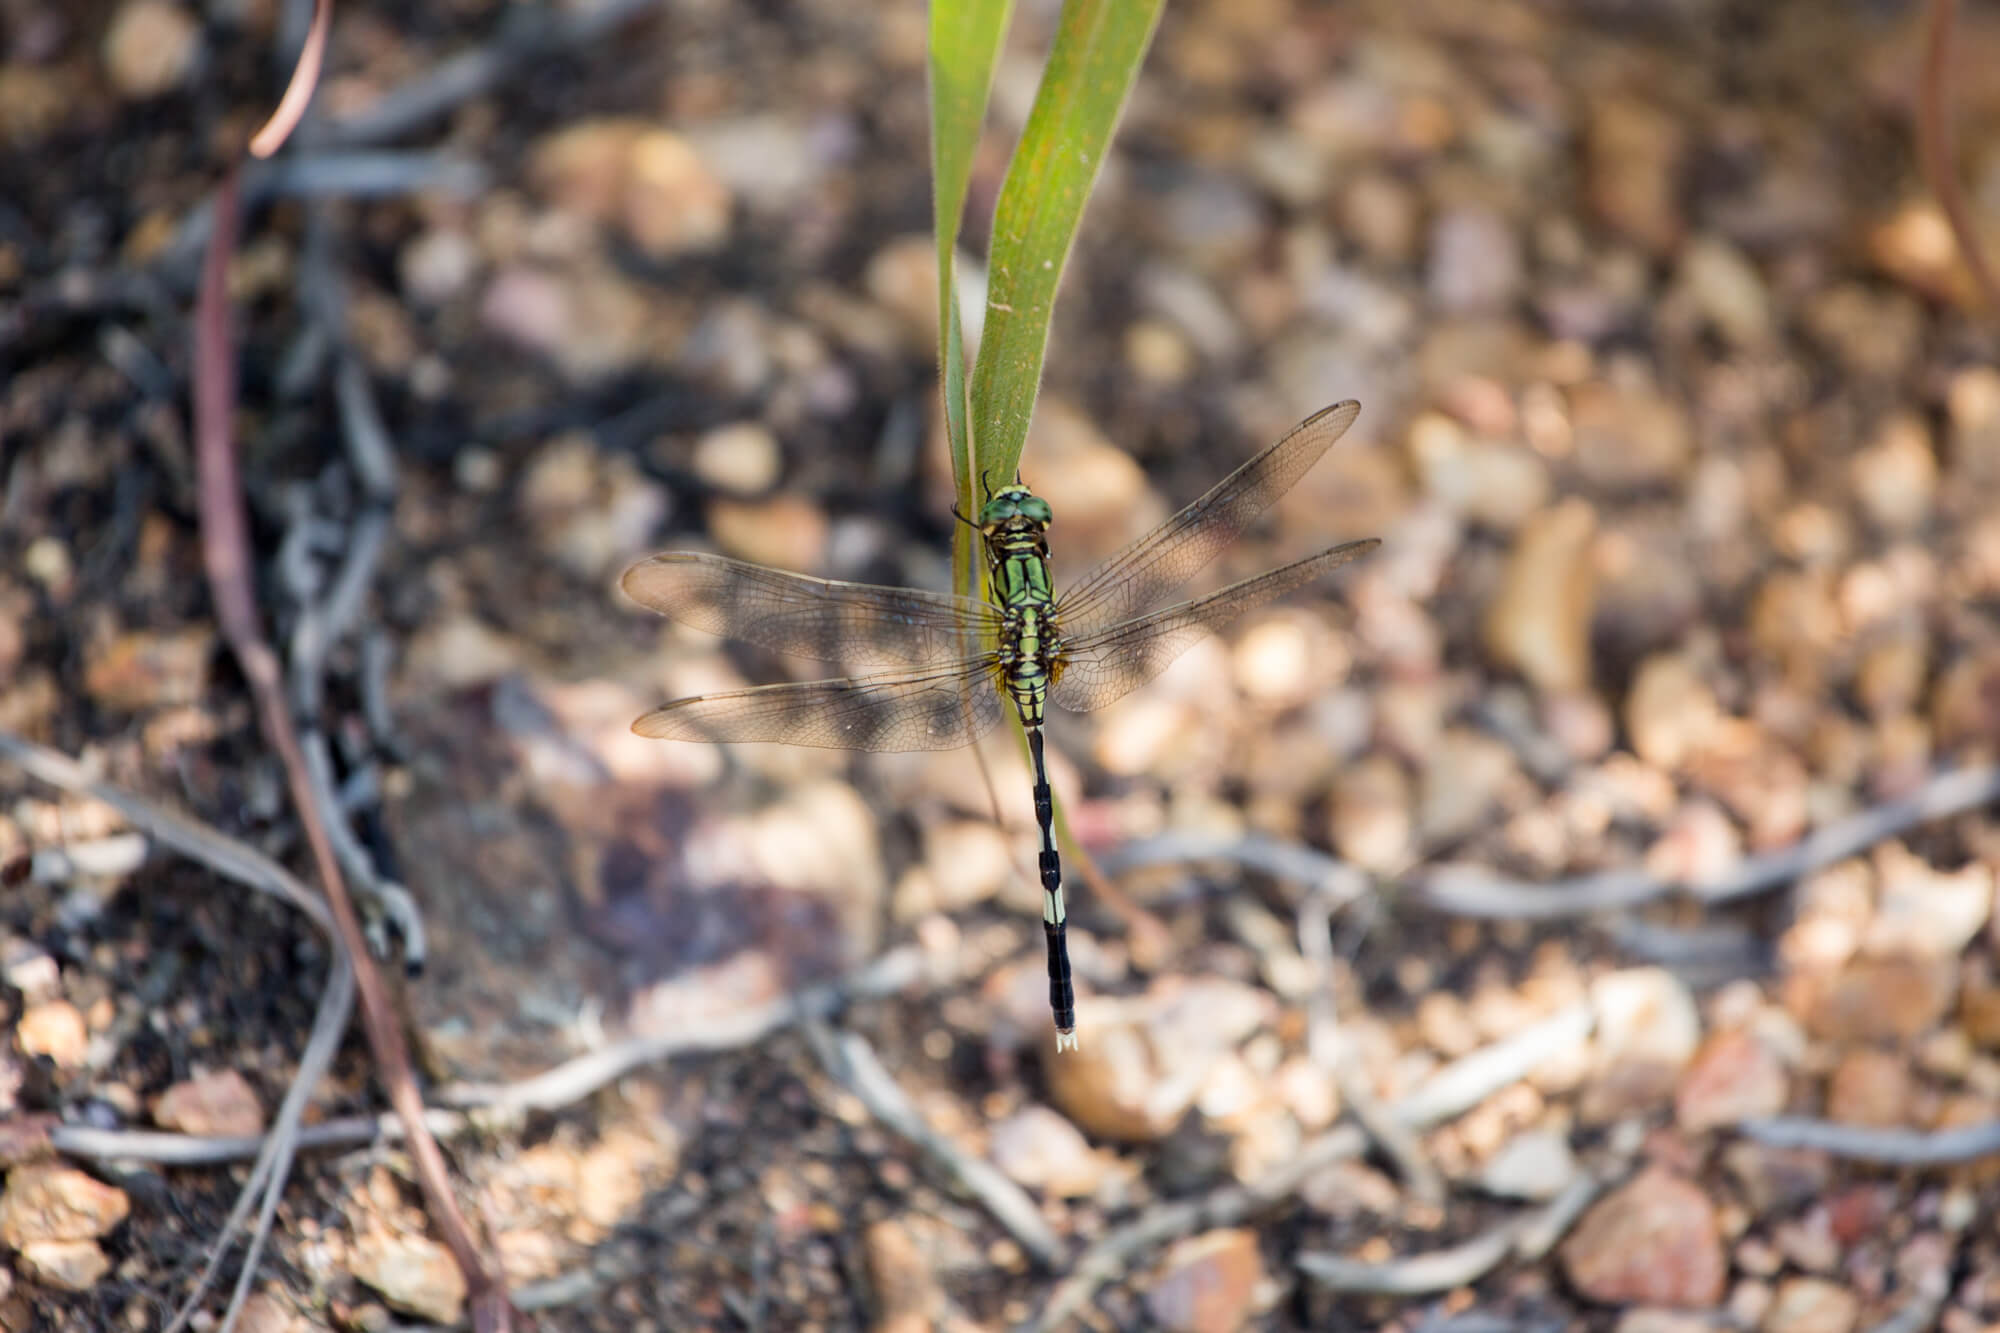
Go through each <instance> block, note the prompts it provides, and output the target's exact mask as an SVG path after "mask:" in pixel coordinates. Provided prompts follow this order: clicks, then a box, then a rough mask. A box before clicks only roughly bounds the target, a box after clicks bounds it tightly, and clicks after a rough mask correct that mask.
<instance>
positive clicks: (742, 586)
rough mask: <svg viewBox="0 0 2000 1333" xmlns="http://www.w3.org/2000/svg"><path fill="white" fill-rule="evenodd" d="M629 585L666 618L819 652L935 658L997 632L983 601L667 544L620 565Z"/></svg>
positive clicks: (953, 657) (849, 658) (904, 662)
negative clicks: (819, 575) (820, 575)
mask: <svg viewBox="0 0 2000 1333" xmlns="http://www.w3.org/2000/svg"><path fill="white" fill-rule="evenodd" d="M620 583H621V584H622V586H623V587H624V589H625V595H626V596H628V597H630V598H631V599H632V600H633V601H635V602H637V603H639V605H641V606H644V607H647V608H649V609H651V610H654V611H658V612H659V613H660V614H661V615H663V616H666V617H667V618H668V619H670V620H678V621H680V622H681V623H682V624H683V625H693V626H694V627H695V628H696V629H702V630H707V631H708V632H709V633H711V634H720V635H723V636H725V637H727V638H731V639H741V640H742V641H744V642H745V643H754V644H756V645H758V646H759V647H763V648H770V649H774V650H776V651H777V652H781V653H790V654H794V655H797V656H800V657H811V658H816V659H818V660H819V661H822V662H859V663H875V664H879V665H882V666H888V665H892V664H893V665H901V666H938V665H941V664H944V663H948V662H955V661H958V660H960V659H963V658H965V657H966V656H967V655H968V654H971V653H976V652H978V651H979V650H980V649H981V648H983V647H985V646H987V645H988V644H990V643H991V642H993V638H992V636H993V635H995V634H997V631H998V626H999V623H1000V618H999V616H998V615H997V614H996V613H995V612H994V610H993V608H991V607H989V606H987V605H986V604H985V603H984V602H975V601H973V600H972V599H970V598H967V597H953V596H950V595H949V594H946V593H936V592H925V591H923V590H922V589H919V588H884V587H878V586H876V585H875V584H872V583H840V582H836V581H834V580H831V579H816V578H810V577H808V576H806V575H804V574H788V573H786V572H785V571H784V570H780V569H767V568H766V567H764V566H763V565H750V564H745V563H744V562H743V561H741V560H730V559H728V558H726V557H724V556H719V555H704V554H700V553H697V552H693V551H671V552H668V553H667V554H665V555H655V556H650V557H648V558H647V559H644V560H641V561H640V562H639V563H638V564H636V565H633V566H632V567H631V568H630V569H628V570H626V571H625V576H624V578H623V579H621V580H620Z"/></svg>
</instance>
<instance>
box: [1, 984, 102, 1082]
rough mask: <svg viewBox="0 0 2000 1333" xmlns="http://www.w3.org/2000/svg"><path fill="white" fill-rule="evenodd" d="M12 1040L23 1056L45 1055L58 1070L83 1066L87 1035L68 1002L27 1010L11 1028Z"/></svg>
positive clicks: (78, 1015) (33, 1007) (88, 1041)
mask: <svg viewBox="0 0 2000 1333" xmlns="http://www.w3.org/2000/svg"><path fill="white" fill-rule="evenodd" d="M14 1040H15V1041H16V1042H17V1043H19V1044H20V1047H21V1052H22V1054H24V1055H45V1056H47V1057H48V1058H49V1059H50V1060H52V1061H54V1062H55V1064H56V1066H57V1067H58V1068H61V1069H76V1068H78V1067H80V1066H81V1065H82V1064H83V1061H84V1057H85V1055H86V1054H87V1053H88V1051H89V1048H90V1033H89V1031H88V1030H87V1029H86V1028H85V1027H84V1023H83V1015H82V1014H81V1013H80V1012H78V1010H77V1007H76V1006H75V1005H73V1004H71V1003H70V1002H69V1001H68V1000H45V1001H43V1002H42V1003H40V1004H34V1005H30V1006H28V1008H27V1009H26V1010H25V1011H24V1012H23V1013H22V1014H21V1017H20V1020H19V1021H18V1022H17V1023H16V1024H15V1025H14Z"/></svg>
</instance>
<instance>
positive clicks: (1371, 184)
mask: <svg viewBox="0 0 2000 1333" xmlns="http://www.w3.org/2000/svg"><path fill="white" fill-rule="evenodd" d="M1422 215H1423V202H1422V200H1421V199H1419V198H1418V196H1417V192H1416V191H1415V190H1414V189H1412V188H1411V187H1410V186H1409V185H1408V184H1407V183H1405V182H1404V181H1402V180H1400V179H1398V178H1397V177H1395V176H1392V175H1390V174H1388V173H1387V172H1384V171H1378V170H1364V171H1358V172H1356V173H1354V175H1353V176H1352V177H1350V178H1349V179H1348V181H1347V183H1346V185H1345V186H1344V187H1343V188H1342V190H1341V192H1340V197H1339V199H1338V200H1336V202H1335V204H1334V221H1335V224H1336V225H1337V226H1338V227H1339V229H1340V234H1341V235H1342V236H1344V237H1346V238H1348V239H1350V240H1352V241H1353V242H1354V243H1355V244H1356V245H1358V246H1360V247H1361V252H1362V254H1363V255H1365V256H1367V258H1368V259H1369V260H1370V261H1372V262H1373V263H1376V264H1378V265H1381V266H1383V267H1400V266H1402V265H1404V264H1408V263H1409V262H1410V261H1411V260H1413V259H1415V258H1416V256H1417V240H1418V230H1417V223H1418V221H1419V219H1420V218H1421V217H1422Z"/></svg>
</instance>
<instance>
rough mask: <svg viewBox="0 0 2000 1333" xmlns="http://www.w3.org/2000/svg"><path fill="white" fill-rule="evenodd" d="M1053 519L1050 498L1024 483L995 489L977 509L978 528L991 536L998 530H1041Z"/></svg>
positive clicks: (988, 536) (989, 537) (987, 535)
mask: <svg viewBox="0 0 2000 1333" xmlns="http://www.w3.org/2000/svg"><path fill="white" fill-rule="evenodd" d="M1054 520H1055V513H1054V511H1052V510H1051V509H1050V508H1049V502H1048V501H1047V500H1044V499H1043V498H1042V497H1041V496H1039V495H1036V494H1035V493H1034V492H1033V491H1031V490H1029V489H1028V488H1027V487H1026V486H1008V487H1006V488H1004V489H1002V490H999V491H996V492H994V494H993V498H992V499H990V500H988V501H987V502H986V507H985V508H984V509H981V510H980V511H979V530H980V532H982V533H984V534H985V535H986V537H987V538H988V539H989V540H990V539H991V538H992V537H994V536H995V535H996V534H998V533H1001V532H1009V531H1011V532H1022V531H1028V530H1033V531H1040V530H1042V529H1044V528H1046V527H1048V526H1049V524H1050V523H1051V522H1053V521H1054Z"/></svg>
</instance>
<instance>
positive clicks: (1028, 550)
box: [979, 485, 1062, 727]
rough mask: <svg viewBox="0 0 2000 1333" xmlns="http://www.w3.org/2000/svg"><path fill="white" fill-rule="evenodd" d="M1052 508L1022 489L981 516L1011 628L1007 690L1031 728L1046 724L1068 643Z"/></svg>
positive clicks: (1004, 678)
mask: <svg viewBox="0 0 2000 1333" xmlns="http://www.w3.org/2000/svg"><path fill="white" fill-rule="evenodd" d="M1053 518H1054V514H1053V513H1052V512H1051V511H1050V509H1049V502H1048V501H1047V500H1044V499H1042V498H1041V497H1040V496H1039V495H1036V494H1034V493H1033V492H1031V491H1029V490H1028V488H1027V487H1025V486H1021V485H1014V486H1009V487H1007V488H1006V489H1004V490H1001V491H997V492H995V493H994V495H993V497H992V498H991V499H990V500H988V501H987V502H986V506H985V507H984V508H983V509H981V510H980V511H979V532H980V536H981V537H982V538H983V539H984V545H985V548H986V569H987V574H988V576H989V579H990V581H991V583H992V585H993V599H994V601H995V602H996V603H998V604H999V607H1000V611H1001V615H1002V616H1003V617H1004V620H1005V624H1004V625H1003V627H1002V629H1001V633H1000V638H1001V641H1000V643H999V645H998V648H999V651H1000V663H999V665H1000V677H1001V682H1000V683H1001V687H1002V689H1003V690H1004V692H1005V693H1006V694H1007V695H1008V696H1009V697H1010V698H1012V699H1013V701H1014V706H1015V708H1016V709H1018V710H1019V711H1020V714H1021V723H1022V725H1023V726H1027V727H1039V726H1040V725H1041V724H1042V711H1043V707H1044V705H1045V704H1046V703H1047V702H1048V697H1049V687H1050V686H1051V685H1053V684H1055V682H1056V679H1057V678H1058V677H1059V676H1060V675H1061V674H1062V641H1061V639H1060V638H1059V637H1058V636H1057V634H1056V632H1055V628H1056V627H1055V624H1054V621H1053V619H1052V617H1051V615H1050V612H1051V611H1053V610H1054V608H1055V590H1054V589H1053V588H1052V587H1051V586H1050V584H1049V541H1048V528H1049V523H1050V521H1051V520H1052V519H1053Z"/></svg>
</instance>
